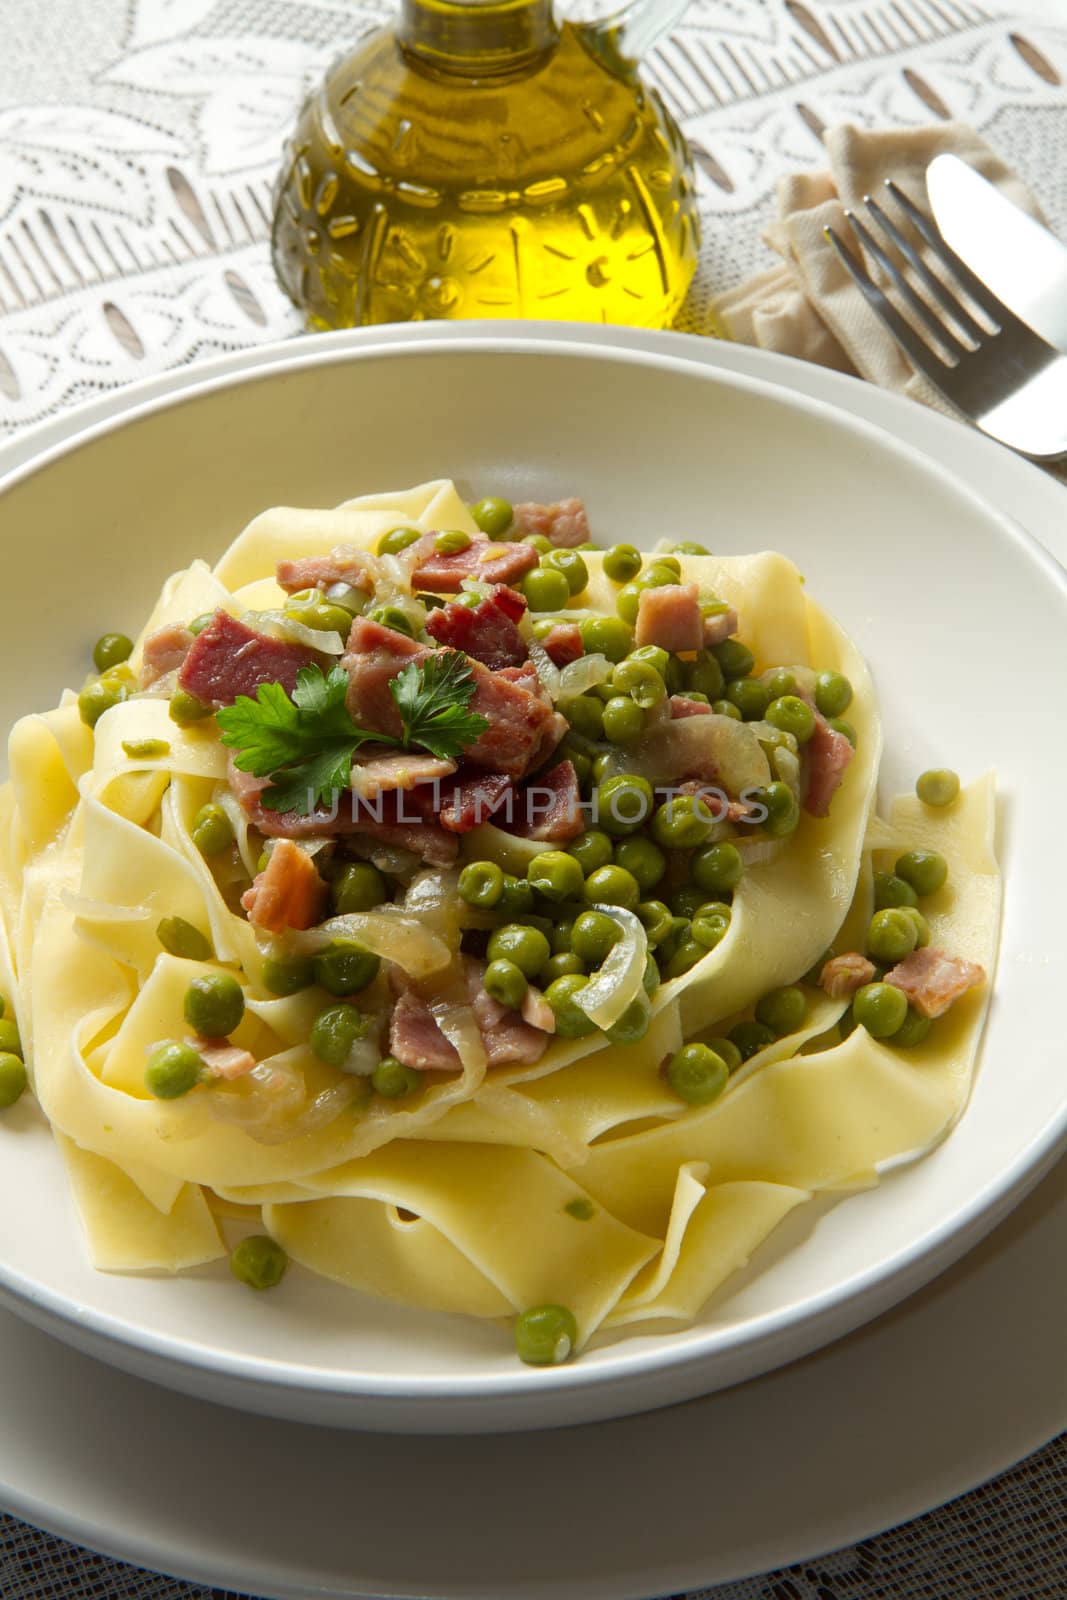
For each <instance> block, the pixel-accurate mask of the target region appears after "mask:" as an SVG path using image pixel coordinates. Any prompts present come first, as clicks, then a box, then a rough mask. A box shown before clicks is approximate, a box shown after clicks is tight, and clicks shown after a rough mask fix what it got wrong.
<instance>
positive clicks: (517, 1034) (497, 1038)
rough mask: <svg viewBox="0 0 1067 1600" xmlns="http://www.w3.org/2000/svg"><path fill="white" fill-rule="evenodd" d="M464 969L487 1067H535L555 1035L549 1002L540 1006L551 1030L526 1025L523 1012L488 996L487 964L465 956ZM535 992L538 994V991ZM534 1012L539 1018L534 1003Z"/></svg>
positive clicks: (542, 1001)
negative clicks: (510, 1065) (549, 1023)
mask: <svg viewBox="0 0 1067 1600" xmlns="http://www.w3.org/2000/svg"><path fill="white" fill-rule="evenodd" d="M464 967H465V969H466V979H467V992H468V994H469V995H470V997H471V1010H472V1012H473V1013H474V1020H475V1022H476V1023H477V1024H478V1031H479V1032H480V1034H481V1036H482V1043H483V1045H484V1046H485V1055H486V1060H487V1063H488V1065H489V1066H491V1067H501V1066H504V1065H505V1063H508V1062H511V1063H515V1062H518V1063H519V1064H520V1065H522V1066H532V1065H533V1063H534V1062H535V1061H540V1059H541V1057H542V1056H543V1055H544V1053H545V1051H546V1049H547V1048H548V1037H549V1033H550V1032H555V1021H556V1019H555V1017H554V1016H553V1015H552V1012H551V1009H550V1008H549V1006H548V1002H547V1001H545V1000H544V999H543V997H542V1000H541V1003H542V1005H543V1006H544V1008H545V1010H546V1011H547V1012H548V1014H549V1016H550V1017H551V1018H552V1027H551V1029H547V1028H541V1027H538V1026H537V1025H536V1024H531V1023H530V1022H528V1021H525V1020H524V1018H523V1016H522V1015H521V1013H520V1012H518V1011H512V1010H511V1009H510V1008H509V1007H507V1006H502V1005H501V1004H500V1002H499V1001H498V1000H494V999H493V998H492V996H491V995H488V994H486V992H485V962H484V961H477V960H475V958H474V957H473V956H466V957H464ZM533 992H534V993H535V994H537V993H539V991H537V990H534V991H533ZM529 994H530V990H527V996H529ZM531 1011H532V1012H533V1014H535V1015H536V1014H537V1008H536V1005H535V1004H534V1003H531Z"/></svg>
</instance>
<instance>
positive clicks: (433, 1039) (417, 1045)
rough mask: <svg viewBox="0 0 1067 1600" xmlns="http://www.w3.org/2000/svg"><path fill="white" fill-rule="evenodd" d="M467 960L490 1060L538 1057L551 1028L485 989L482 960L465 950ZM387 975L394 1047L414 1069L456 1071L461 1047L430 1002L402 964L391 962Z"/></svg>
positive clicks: (472, 1001)
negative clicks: (537, 1024)
mask: <svg viewBox="0 0 1067 1600" xmlns="http://www.w3.org/2000/svg"><path fill="white" fill-rule="evenodd" d="M463 965H464V977H465V979H466V984H467V993H468V995H469V997H470V1004H471V1012H472V1014H473V1016H474V1020H475V1022H476V1023H477V1025H478V1031H479V1032H480V1034H481V1036H482V1043H483V1045H484V1046H485V1053H486V1059H487V1061H488V1064H489V1066H491V1067H499V1066H503V1065H504V1064H505V1063H506V1062H519V1063H520V1064H522V1065H523V1066H527V1065H532V1064H533V1063H534V1062H535V1061H539V1060H540V1058H541V1056H542V1055H543V1054H544V1052H545V1050H546V1049H547V1047H548V1040H549V1034H548V1032H547V1031H546V1030H544V1029H542V1028H538V1027H531V1026H530V1024H529V1023H528V1022H524V1021H523V1019H522V1017H521V1016H520V1015H519V1013H518V1012H517V1011H510V1010H508V1008H507V1007H506V1006H502V1005H501V1004H500V1003H499V1001H497V1000H494V999H493V998H492V996H491V995H488V994H486V992H485V982H484V979H485V962H484V961H478V960H476V959H475V958H474V957H473V956H465V957H464V958H463ZM389 981H390V984H391V986H392V989H393V993H394V995H395V996H396V1000H395V1003H394V1006H393V1014H392V1017H391V1019H390V1023H389V1049H390V1051H391V1053H392V1054H393V1055H394V1056H395V1057H396V1059H397V1060H398V1061H402V1062H403V1063H404V1065H405V1066H406V1067H413V1068H414V1069H415V1071H416V1072H458V1071H459V1070H460V1067H461V1065H462V1063H461V1062H460V1059H459V1052H458V1051H457V1050H456V1048H455V1046H454V1045H453V1044H452V1043H451V1042H450V1041H449V1040H448V1039H447V1038H446V1037H445V1035H444V1034H443V1033H442V1032H441V1029H440V1028H439V1027H438V1024H437V1018H436V1017H435V1016H434V1013H433V1008H432V1006H431V1004H430V1002H429V1001H428V1000H427V999H426V998H425V997H424V996H423V995H422V994H420V993H419V990H418V989H417V987H416V986H415V985H414V984H413V983H412V982H411V980H410V978H408V977H407V976H406V974H404V973H403V972H401V971H400V970H399V968H397V967H394V968H392V970H391V971H390V974H389ZM553 1020H554V1019H553Z"/></svg>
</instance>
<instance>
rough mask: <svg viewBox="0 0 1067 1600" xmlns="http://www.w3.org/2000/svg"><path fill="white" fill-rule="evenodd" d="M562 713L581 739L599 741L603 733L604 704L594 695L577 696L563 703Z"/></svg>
mask: <svg viewBox="0 0 1067 1600" xmlns="http://www.w3.org/2000/svg"><path fill="white" fill-rule="evenodd" d="M564 711H565V714H566V717H567V720H568V722H569V723H570V725H571V727H572V728H573V729H574V731H575V733H577V734H580V735H581V737H582V738H583V739H599V738H601V737H602V735H603V733H604V702H603V701H602V700H598V699H597V698H596V696H595V695H591V694H579V695H575V697H574V699H573V700H566V701H564Z"/></svg>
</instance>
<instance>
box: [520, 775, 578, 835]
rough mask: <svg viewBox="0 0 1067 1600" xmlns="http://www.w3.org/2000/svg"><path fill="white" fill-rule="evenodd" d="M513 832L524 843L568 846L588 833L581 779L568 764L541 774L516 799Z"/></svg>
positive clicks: (532, 779)
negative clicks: (548, 841)
mask: <svg viewBox="0 0 1067 1600" xmlns="http://www.w3.org/2000/svg"><path fill="white" fill-rule="evenodd" d="M510 826H511V831H512V832H513V833H517V834H520V835H521V836H522V838H524V839H544V840H551V841H552V842H553V843H558V844H566V843H567V842H568V840H570V839H576V838H577V837H578V835H579V834H580V833H584V832H585V821H584V819H583V817H582V805H581V791H580V790H579V788H578V775H577V773H576V772H575V770H574V767H573V765H572V764H571V762H569V761H561V762H559V763H558V765H557V766H554V767H552V768H550V770H549V771H548V772H539V773H538V774H537V776H536V777H535V778H531V779H530V781H529V782H528V783H525V784H523V786H522V788H521V789H519V790H518V792H517V795H516V804H515V807H514V810H513V815H512V821H511V824H510Z"/></svg>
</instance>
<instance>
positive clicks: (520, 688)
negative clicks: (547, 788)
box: [342, 617, 568, 778]
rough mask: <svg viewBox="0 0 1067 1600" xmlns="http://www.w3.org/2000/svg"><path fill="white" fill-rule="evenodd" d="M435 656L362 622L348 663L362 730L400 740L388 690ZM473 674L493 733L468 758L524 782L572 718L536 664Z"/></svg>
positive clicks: (477, 669) (478, 668) (478, 706)
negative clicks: (555, 701) (557, 705)
mask: <svg viewBox="0 0 1067 1600" xmlns="http://www.w3.org/2000/svg"><path fill="white" fill-rule="evenodd" d="M430 654H431V651H430V650H429V649H428V647H427V646H425V645H421V644H416V643H415V641H414V640H413V639H408V638H406V637H405V636H404V634H402V633H396V632H395V631H394V630H393V629H392V628H383V627H382V625H381V624H380V623H378V622H373V621H371V620H370V619H369V618H367V617H357V618H356V620H355V622H354V623H353V624H352V632H351V633H350V634H349V637H348V650H347V651H346V653H345V655H344V656H343V658H342V664H343V666H344V668H345V670H346V672H347V673H348V679H349V690H348V709H349V711H350V713H351V715H352V718H353V720H354V721H355V722H356V723H358V724H359V726H360V727H364V728H374V729H376V730H378V731H379V732H381V733H389V734H392V735H393V737H394V738H395V737H399V735H400V733H401V721H400V713H399V712H398V710H397V708H396V702H395V701H394V699H393V696H392V694H391V692H390V689H389V684H390V682H391V681H392V679H393V678H395V677H396V675H397V673H398V672H400V671H401V670H402V669H403V668H404V667H405V666H406V665H407V664H408V662H410V661H415V662H418V661H422V660H425V658H426V657H427V656H428V655H430ZM471 671H472V673H473V676H474V694H473V696H472V697H471V701H470V705H469V708H468V709H469V710H470V711H472V712H474V713H476V714H477V715H479V716H482V717H484V718H485V719H486V721H487V722H488V724H489V726H488V728H487V729H486V730H485V732H484V733H483V734H481V735H480V737H479V738H478V739H476V740H475V741H474V743H473V744H470V745H468V746H467V748H466V751H465V755H466V758H467V760H468V761H471V762H473V763H474V765H475V766H479V767H488V768H489V770H490V771H493V772H501V773H506V774H507V776H508V777H512V778H521V777H523V776H524V775H525V774H526V773H527V772H529V771H531V770H532V769H533V768H534V767H537V766H539V765H540V764H541V762H542V761H545V760H547V758H548V757H549V756H550V755H551V753H552V751H553V750H554V749H555V748H556V745H557V744H558V743H559V741H560V740H561V739H562V737H563V735H564V734H565V733H566V731H567V726H568V724H567V721H566V718H564V717H561V716H560V715H559V714H558V713H557V712H556V711H555V709H554V708H553V705H552V702H551V700H550V699H549V698H548V696H547V695H545V694H544V692H543V691H542V689H541V685H540V682H539V680H538V678H537V673H536V670H535V669H534V668H533V667H532V665H531V664H530V663H527V664H526V666H524V667H504V668H502V669H501V670H500V671H499V672H490V671H489V669H488V668H487V667H484V666H483V665H482V663H481V662H480V661H472V662H471ZM531 674H532V677H531Z"/></svg>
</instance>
